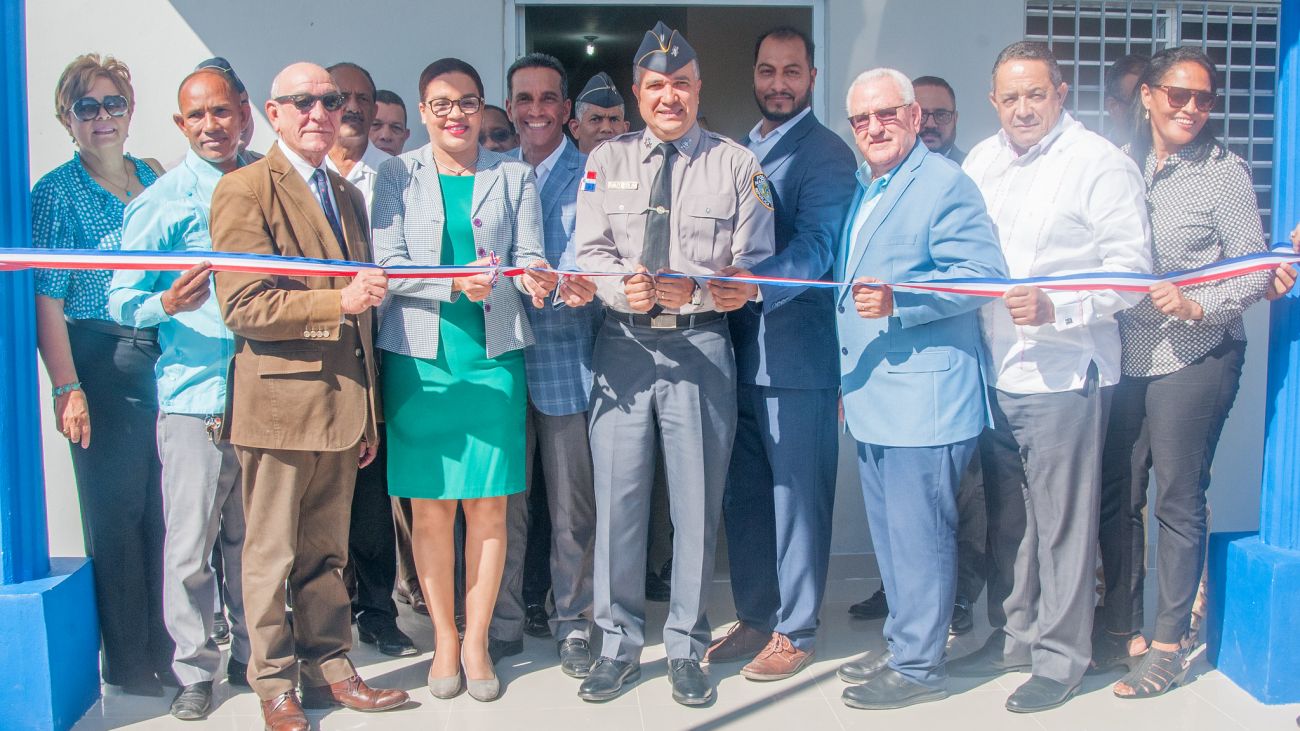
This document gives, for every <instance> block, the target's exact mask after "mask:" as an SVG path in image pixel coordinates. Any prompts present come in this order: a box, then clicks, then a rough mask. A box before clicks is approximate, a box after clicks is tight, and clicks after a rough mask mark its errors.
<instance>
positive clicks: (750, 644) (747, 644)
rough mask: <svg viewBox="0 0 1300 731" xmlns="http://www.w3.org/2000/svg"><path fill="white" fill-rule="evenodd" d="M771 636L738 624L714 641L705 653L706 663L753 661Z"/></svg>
mask: <svg viewBox="0 0 1300 731" xmlns="http://www.w3.org/2000/svg"><path fill="white" fill-rule="evenodd" d="M770 638H771V635H770V634H769V633H767V632H763V631H762V630H757V629H754V628H753V627H751V626H749V625H747V624H745V623H744V622H736V623H735V624H733V625H731V629H729V630H727V634H726V635H725V636H723V637H722V638H720V639H716V640H714V641H713V642H712V643H711V644H710V645H709V649H708V650H706V651H705V652H704V662H706V663H715V662H736V661H737V660H752V659H753V658H754V656H755V655H757V654H758V652H759V650H762V649H763V647H764V646H765V645H767V641H768V640H769V639H770Z"/></svg>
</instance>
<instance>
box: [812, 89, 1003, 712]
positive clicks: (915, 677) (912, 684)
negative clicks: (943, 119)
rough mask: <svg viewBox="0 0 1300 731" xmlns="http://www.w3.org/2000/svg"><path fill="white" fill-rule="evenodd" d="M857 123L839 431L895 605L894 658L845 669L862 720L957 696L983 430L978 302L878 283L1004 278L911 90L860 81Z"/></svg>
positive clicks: (890, 626)
mask: <svg viewBox="0 0 1300 731" xmlns="http://www.w3.org/2000/svg"><path fill="white" fill-rule="evenodd" d="M847 106H848V110H849V115H850V118H849V121H850V123H852V125H853V129H854V136H855V138H856V139H857V143H858V148H859V149H860V150H861V151H862V154H863V156H864V157H865V158H866V162H865V163H864V164H863V166H862V168H860V169H859V171H858V180H859V183H860V184H861V187H862V190H861V191H860V192H859V193H858V195H857V198H856V199H855V202H854V205H853V208H852V211H851V212H850V214H849V216H848V218H847V220H846V222H845V229H844V236H843V238H842V245H841V251H840V253H839V256H838V257H837V260H836V270H837V274H838V275H839V278H840V279H841V281H843V280H847V279H852V280H853V282H854V285H853V287H852V288H851V290H844V291H841V292H840V293H838V294H837V298H836V323H837V325H838V329H839V336H840V382H841V387H842V390H843V398H844V417H845V420H846V422H847V424H848V428H849V432H850V433H851V434H852V435H853V438H854V439H855V440H857V442H858V466H859V473H860V478H861V481H862V492H863V498H864V500H865V502H866V507H867V521H868V523H869V525H870V528H871V540H872V543H873V544H874V545H875V549H876V558H877V561H878V563H879V565H880V574H881V580H882V582H883V583H884V585H885V592H886V594H888V596H889V604H890V614H889V617H888V618H887V619H886V620H885V639H886V641H887V643H888V646H887V649H885V650H884V651H882V652H880V653H876V654H874V655H868V656H867V657H865V658H863V659H862V660H860V661H857V662H850V663H847V664H845V665H844V666H842V667H841V668H840V676H841V678H843V679H844V680H846V681H849V682H852V683H857V684H856V685H853V686H852V687H850V688H847V689H845V691H844V702H845V703H846V704H847V705H849V706H852V707H854V708H867V709H884V708H900V707H902V706H907V705H912V704H914V703H922V702H925V701H932V700H939V699H941V698H945V697H947V695H948V690H947V673H946V670H945V668H944V648H945V644H946V640H947V636H948V624H949V622H950V621H951V618H952V607H953V598H954V596H955V594H956V555H957V488H958V485H959V483H960V480H961V475H962V472H963V471H964V470H965V468H966V464H967V463H968V462H969V461H970V458H971V456H972V455H973V454H974V452H975V448H976V437H977V436H978V435H979V433H980V431H981V430H982V429H983V428H984V426H985V425H986V424H987V423H988V404H987V403H986V401H985V388H984V375H983V374H984V371H985V364H986V362H987V355H986V354H985V351H984V344H983V341H982V340H981V335H980V328H979V320H978V319H977V317H976V312H975V311H976V309H977V308H978V307H979V306H980V305H981V304H983V300H982V299H981V298H978V297H972V296H964V295H950V294H938V293H919V292H908V291H906V290H901V289H895V288H893V287H889V286H887V285H884V284H882V282H893V283H899V282H918V281H941V280H944V279H952V278H956V277H1004V276H1006V262H1005V261H1004V260H1003V258H1002V254H1001V250H1000V248H999V247H998V243H997V238H996V237H995V234H994V232H993V225H992V223H991V221H990V219H989V217H988V213H987V212H986V210H985V208H984V199H983V197H982V196H981V195H980V193H979V190H978V189H976V187H975V184H974V183H973V182H971V180H970V179H969V178H967V177H966V176H965V175H964V174H963V173H962V172H961V169H960V168H958V167H957V166H956V165H955V164H954V163H953V162H951V161H950V160H947V159H945V158H943V157H942V156H940V155H936V154H933V153H931V152H930V151H929V150H927V149H926V147H925V145H923V144H921V143H919V142H918V141H917V130H918V128H919V125H920V121H921V109H920V105H918V104H917V103H916V100H915V94H914V93H913V90H912V84H911V82H910V81H909V80H908V79H907V77H906V76H904V75H903V74H901V73H899V72H898V71H894V70H892V69H873V70H871V71H867V72H865V73H863V74H862V75H860V76H859V77H858V78H857V79H856V80H855V81H854V82H853V85H852V86H851V87H850V89H849V95H848V104H847Z"/></svg>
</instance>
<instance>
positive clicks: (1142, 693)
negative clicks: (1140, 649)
mask: <svg viewBox="0 0 1300 731" xmlns="http://www.w3.org/2000/svg"><path fill="white" fill-rule="evenodd" d="M1191 666H1192V663H1191V660H1190V659H1189V657H1188V652H1187V650H1185V649H1181V648H1180V649H1178V650H1172V651H1170V650H1161V649H1158V648H1155V647H1152V648H1151V649H1149V650H1147V654H1146V655H1144V656H1143V657H1142V662H1141V663H1139V664H1138V666H1137V667H1136V668H1134V669H1133V670H1132V672H1130V673H1129V674H1128V675H1125V676H1124V677H1123V678H1122V679H1121V680H1120V681H1119V682H1118V683H1116V684H1115V686H1114V688H1113V689H1112V690H1113V692H1114V693H1115V697H1117V698H1123V699H1125V700H1128V699H1130V698H1154V697H1155V696H1158V695H1162V694H1164V693H1165V692H1166V691H1168V690H1170V689H1171V688H1176V687H1178V686H1179V685H1182V683H1183V680H1185V679H1186V678H1187V671H1188V670H1189V669H1190V668H1191ZM1121 686H1125V687H1127V688H1129V689H1130V690H1132V691H1133V692H1132V693H1131V694H1128V695H1125V694H1123V693H1121V692H1120V687H1121Z"/></svg>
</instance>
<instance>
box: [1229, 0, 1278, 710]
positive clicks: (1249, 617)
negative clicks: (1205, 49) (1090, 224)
mask: <svg viewBox="0 0 1300 731" xmlns="http://www.w3.org/2000/svg"><path fill="white" fill-rule="evenodd" d="M1278 60H1279V68H1278V75H1277V103H1276V107H1275V110H1274V115H1275V117H1274V118H1275V119H1276V123H1275V124H1274V130H1273V135H1274V137H1273V140H1274V142H1273V203H1272V209H1273V231H1272V235H1273V240H1274V241H1287V240H1288V237H1289V235H1290V233H1291V229H1292V228H1293V227H1295V225H1296V223H1297V222H1300V200H1298V199H1297V196H1300V130H1298V129H1297V123H1300V0H1283V2H1282V17H1281V22H1280V25H1279V29H1278ZM1270 318H1271V319H1270V328H1269V330H1270V332H1269V347H1268V391H1267V397H1266V403H1265V412H1264V419H1265V421H1264V469H1263V478H1262V485H1261V486H1260V487H1261V494H1260V511H1259V523H1260V531H1259V533H1245V534H1242V533H1237V534H1225V533H1220V534H1215V535H1214V536H1213V537H1212V538H1211V541H1210V607H1209V617H1208V625H1209V626H1208V634H1207V643H1208V645H1209V655H1210V660H1211V662H1214V663H1215V664H1216V665H1217V666H1218V667H1219V669H1220V670H1222V671H1223V674H1224V675H1226V676H1228V677H1229V678H1231V679H1232V680H1233V682H1235V683H1237V684H1238V685H1240V686H1241V687H1242V688H1244V689H1246V690H1247V691H1249V692H1250V693H1251V695H1253V696H1255V698H1257V699H1259V700H1261V701H1263V702H1265V703H1295V702H1297V701H1300V672H1297V670H1296V668H1297V661H1298V660H1300V632H1296V628H1297V627H1300V298H1298V297H1297V292H1294V291H1293V292H1292V293H1291V295H1290V296H1288V297H1284V298H1282V299H1281V300H1279V301H1277V302H1275V303H1273V305H1272V311H1271V313H1270ZM1238 408H1240V406H1239V407H1238ZM1242 487H1243V488H1245V487H1246V486H1245V485H1243V486H1242Z"/></svg>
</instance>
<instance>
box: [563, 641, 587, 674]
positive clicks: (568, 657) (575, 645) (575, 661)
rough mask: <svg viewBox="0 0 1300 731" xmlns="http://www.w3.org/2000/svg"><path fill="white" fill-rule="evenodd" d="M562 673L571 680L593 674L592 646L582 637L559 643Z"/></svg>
mask: <svg viewBox="0 0 1300 731" xmlns="http://www.w3.org/2000/svg"><path fill="white" fill-rule="evenodd" d="M559 652H560V672H562V673H564V674H565V675H567V676H569V677H570V678H585V677H587V675H588V674H589V673H590V672H591V646H590V645H588V644H587V641H586V640H584V639H582V638H581V637H571V638H569V639H567V640H561V641H560V643H559Z"/></svg>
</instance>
